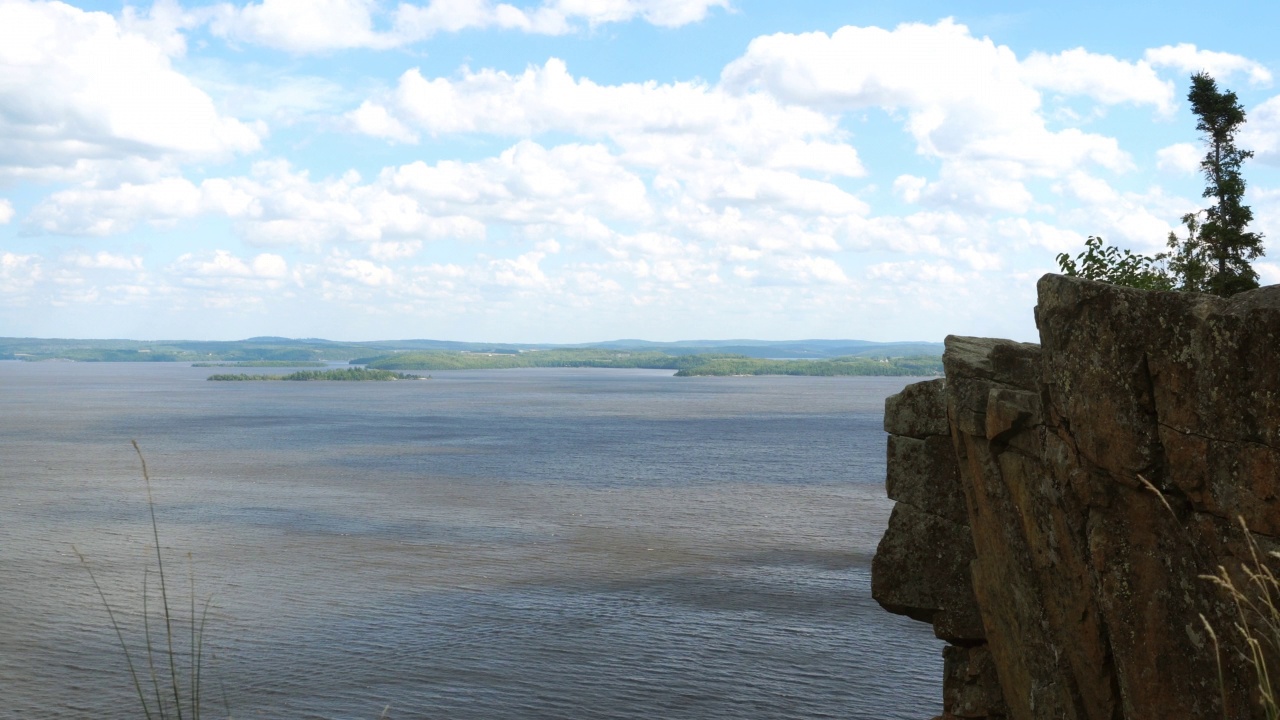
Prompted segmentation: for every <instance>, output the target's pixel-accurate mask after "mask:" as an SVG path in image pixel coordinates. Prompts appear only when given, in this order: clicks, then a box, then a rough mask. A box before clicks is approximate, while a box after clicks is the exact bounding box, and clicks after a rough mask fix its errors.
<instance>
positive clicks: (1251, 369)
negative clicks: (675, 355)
mask: <svg viewBox="0 0 1280 720" xmlns="http://www.w3.org/2000/svg"><path fill="white" fill-rule="evenodd" d="M1038 291H1039V304H1038V305H1037V307H1036V322H1037V326H1038V328H1039V330H1040V339H1041V342H1040V344H1039V345H1034V344H1027V343H1017V342H1012V341H1007V340H994V339H986V338H968V337H949V338H947V342H946V353H945V354H944V356H943V366H944V368H945V372H946V377H945V379H939V380H931V381H928V382H923V383H917V384H915V385H911V386H908V387H907V388H906V389H904V390H903V392H902V393H900V394H899V395H895V396H893V397H891V398H889V399H888V400H887V401H886V403H885V430H886V431H888V432H889V434H890V437H889V449H888V470H887V478H886V486H887V490H888V494H889V497H890V498H892V499H893V500H895V501H896V502H897V505H896V507H895V509H894V512H893V514H892V516H891V518H890V521H889V527H888V529H887V531H886V533H885V536H884V538H883V540H882V541H881V544H880V547H879V549H878V551H877V553H876V557H875V560H874V562H873V567H872V594H873V595H874V596H875V598H876V599H877V600H878V601H879V602H880V603H881V605H883V606H884V607H885V608H886V609H888V610H890V611H891V612H897V613H901V614H904V615H908V616H910V617H912V618H915V619H917V620H920V621H923V622H928V623H931V624H932V625H933V628H934V632H935V634H936V635H937V636H938V637H939V638H941V639H943V640H946V641H947V642H948V643H949V644H950V646H949V647H948V648H947V649H946V650H945V651H944V655H943V657H944V678H943V707H944V714H943V715H942V717H943V718H944V719H946V720H950V719H952V718H1012V719H1017V720H1023V719H1027V720H1030V719H1032V718H1046V719H1048V718H1055V719H1057V718H1070V719H1073V720H1137V719H1139V718H1142V719H1148V718H1149V719H1151V720H1156V719H1160V720H1164V719H1166V718H1200V717H1204V718H1223V717H1226V718H1232V719H1234V718H1261V717H1263V715H1262V714H1261V711H1260V709H1259V706H1258V704H1257V701H1256V685H1255V684H1254V683H1253V682H1252V676H1251V671H1250V670H1249V669H1248V668H1247V667H1246V666H1245V665H1244V664H1243V661H1242V659H1241V657H1240V656H1239V654H1238V653H1236V652H1234V651H1233V649H1232V648H1230V647H1224V652H1223V653H1222V657H1223V661H1224V674H1225V676H1226V682H1225V684H1224V686H1220V685H1219V681H1218V670H1217V659H1216V657H1215V654H1214V651H1213V645H1212V643H1211V642H1208V641H1207V640H1206V632H1205V630H1204V625H1203V622H1202V621H1201V619H1200V618H1201V616H1204V618H1206V619H1207V620H1208V621H1209V623H1210V624H1211V625H1213V626H1214V627H1215V628H1222V629H1223V630H1224V631H1223V632H1219V637H1220V639H1222V640H1223V641H1224V644H1225V645H1230V643H1231V642H1232V636H1231V634H1230V633H1229V632H1226V630H1227V629H1229V628H1231V627H1232V626H1233V618H1232V612H1233V607H1232V606H1231V605H1230V604H1229V603H1228V602H1227V601H1226V598H1225V597H1224V596H1223V594H1222V593H1221V592H1220V591H1219V590H1217V589H1216V588H1215V587H1214V586H1213V585H1212V584H1211V583H1209V582H1207V581H1205V580H1204V579H1203V577H1202V576H1204V575H1209V574H1214V573H1216V572H1217V569H1218V566H1219V565H1221V566H1223V567H1227V568H1237V569H1238V568H1239V567H1240V566H1241V565H1242V563H1247V562H1250V561H1251V558H1252V556H1251V554H1250V551H1249V538H1246V536H1245V534H1244V532H1243V531H1242V530H1241V529H1240V527H1239V525H1238V524H1237V521H1236V518H1243V520H1244V521H1245V523H1247V525H1248V527H1249V529H1250V530H1251V531H1252V539H1253V540H1254V541H1256V542H1260V544H1262V545H1263V546H1264V547H1272V546H1274V541H1273V538H1274V537H1275V536H1276V535H1278V534H1280V451H1277V448H1278V447H1280V287H1271V288H1263V289H1260V290H1255V291H1252V292H1249V293H1245V294H1242V295H1240V296H1237V297H1235V298H1232V299H1230V300H1222V299H1219V298H1214V297H1209V296H1202V295H1191V294H1180V293H1152V292H1143V291H1138V290H1130V289H1127V288H1119V287H1115V286H1111V285H1106V284H1103V283H1096V282H1090V281H1086V280H1079V279H1074V278H1064V277H1061V276H1056V275H1048V276H1045V277H1044V278H1042V279H1041V281H1040V283H1039V286H1038ZM1148 483H1149V484H1150V486H1148ZM1153 489H1154V490H1156V492H1153V491H1152V490H1153Z"/></svg>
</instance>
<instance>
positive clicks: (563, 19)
mask: <svg viewBox="0 0 1280 720" xmlns="http://www.w3.org/2000/svg"><path fill="white" fill-rule="evenodd" d="M712 8H723V9H728V8H729V1H728V0H607V1H606V2H601V1H600V0H546V1H545V2H543V3H541V4H540V5H534V6H525V7H517V6H516V5H513V4H509V3H494V2H492V1H491V0H431V1H430V2H427V3H426V4H415V3H410V2H401V3H399V4H398V5H397V6H396V8H395V10H394V11H391V12H389V13H388V12H386V11H384V9H383V7H382V3H380V2H378V1H377V0H260V1H259V2H250V3H247V4H245V5H242V6H238V5H234V4H231V3H225V2H224V3H220V4H218V5H216V6H214V7H212V8H210V9H208V10H205V11H203V12H201V13H196V15H197V16H198V17H200V18H201V19H202V20H204V21H207V22H209V25H210V29H211V30H212V32H213V33H214V34H215V35H218V36H220V37H224V38H226V39H228V40H230V41H233V42H245V43H252V44H256V45H264V46H267V47H273V48H278V49H281V50H286V51H289V52H294V53H313V52H326V51H333V50H346V49H351V48H372V49H388V48H394V47H400V46H404V45H410V44H413V43H416V42H420V41H422V40H426V39H428V38H431V37H432V36H434V35H436V34H437V33H456V32H461V31H463V30H480V29H498V30H513V31H519V32H525V33H533V34H540V35H563V34H566V33H571V32H575V31H577V30H579V29H581V28H582V27H583V25H585V26H586V27H592V28H593V27H596V26H599V25H604V24H609V23H622V22H630V21H633V20H637V19H638V20H643V21H644V22H648V23H651V24H653V25H657V26H659V27H680V26H682V25H687V24H689V23H695V22H699V21H701V20H702V19H703V18H705V17H706V16H707V14H708V13H709V12H710V11H711V9H712ZM380 26H383V27H384V29H380Z"/></svg>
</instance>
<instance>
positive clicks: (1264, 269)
mask: <svg viewBox="0 0 1280 720" xmlns="http://www.w3.org/2000/svg"><path fill="white" fill-rule="evenodd" d="M1253 269H1254V270H1256V271H1257V272H1258V280H1259V282H1260V284H1262V285H1277V284H1280V264H1277V263H1272V262H1257V263H1254V264H1253Z"/></svg>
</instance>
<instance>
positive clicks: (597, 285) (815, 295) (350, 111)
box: [0, 0, 1280, 343]
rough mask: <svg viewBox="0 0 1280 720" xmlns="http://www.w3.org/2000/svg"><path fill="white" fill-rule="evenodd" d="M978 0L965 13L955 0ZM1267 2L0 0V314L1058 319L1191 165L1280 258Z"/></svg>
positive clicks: (92, 326)
mask: <svg viewBox="0 0 1280 720" xmlns="http://www.w3.org/2000/svg"><path fill="white" fill-rule="evenodd" d="M961 5H962V6H963V8H960V7H958V6H961ZM1276 27H1280V3H1218V4H1214V5H1207V4H1205V3H1189V2H1181V1H1179V0H1161V2H1124V1H1123V0H1120V1H1117V0H1109V1H1107V2H1096V1H1094V0H1078V1H1076V2H1070V3H1067V2H1062V3H1028V2H1025V0H1024V1H1023V2H1019V3H1014V2H997V1H994V0H989V1H986V2H983V1H976V2H969V3H963V4H960V3H944V2H934V1H928V2H926V1H923V0H902V1H900V2H894V3H870V2H860V1H853V0H841V1H839V2H836V1H828V2H817V1H813V0H789V2H785V3H782V2H776V0H511V2H510V3H509V4H508V3H499V2H493V1H491V0H404V1H403V2H394V1H392V0H255V1H253V2H247V3H245V2H199V1H191V2H181V1H180V0H159V1H157V2H155V3H154V4H138V5H129V4H121V3H119V2H78V3H70V4H64V3H58V2H44V1H39V0H0V336H10V337H12V336H29V337H78V338H132V339H143V340H151V339H218V340H231V339H242V338H247V337H252V336H260V335H279V336H286V337H321V338H328V339H334V340H376V339H406V338H433V339H445V340H469V341H489V342H533V343H537V342H548V343H550V342H556V343H574V342H590V341H601V340H610V339H617V338H642V339H648V340H660V341H668V340H686V339H728V338H754V339H771V340H782V339H801V338H855V339H863V340H879V341H894V340H927V341H938V340H941V339H942V338H943V337H944V336H945V335H947V334H952V333H954V334H962V335H985V336H996V337H1008V338H1013V339H1016V340H1025V341H1035V340H1036V339H1037V334H1036V329H1035V323H1034V319H1033V315H1032V308H1033V306H1034V305H1035V283H1036V280H1037V279H1038V278H1039V277H1040V276H1041V275H1042V274H1044V273H1046V272H1051V271H1054V270H1055V269H1056V267H1057V264H1056V262H1055V259H1054V258H1055V256H1056V255H1057V254H1058V253H1061V252H1068V253H1072V254H1075V253H1077V252H1079V251H1080V250H1081V249H1082V248H1083V246H1084V241H1085V239H1086V238H1087V237H1088V236H1090V235H1098V236H1101V237H1103V238H1104V239H1105V240H1106V241H1107V242H1108V243H1110V244H1115V245H1118V246H1121V247H1126V248H1131V249H1133V250H1135V251H1138V252H1146V253H1153V252H1157V251H1159V250H1161V249H1163V246H1164V242H1165V239H1166V238H1167V236H1168V234H1169V232H1170V231H1171V230H1174V229H1176V228H1177V226H1178V223H1179V219H1180V218H1181V217H1182V216H1183V215H1184V214H1185V213H1188V212H1193V211H1196V210H1198V209H1200V208H1203V207H1205V206H1207V205H1208V204H1209V201H1208V200H1205V199H1204V198H1202V197H1201V192H1202V190H1203V188H1204V180H1203V178H1202V176H1201V175H1200V173H1199V169H1198V163H1199V160H1200V157H1201V156H1202V155H1203V153H1204V147H1203V143H1202V140H1201V138H1200V137H1199V136H1198V134H1197V132H1196V130H1195V117H1194V116H1193V115H1192V113H1191V111H1190V109H1189V107H1188V104H1187V101H1186V94H1187V90H1188V86H1189V79H1190V76H1191V74H1193V73H1196V72H1200V71H1206V72H1209V73H1211V74H1212V75H1213V76H1214V77H1215V78H1216V79H1217V81H1218V84H1219V86H1220V87H1222V88H1225V89H1230V90H1232V91H1235V92H1236V93H1237V94H1238V96H1239V98H1240V102H1241V104H1242V105H1243V106H1244V107H1245V109H1246V112H1247V116H1248V123H1247V124H1246V125H1245V127H1244V129H1243V130H1242V131H1241V133H1240V136H1239V138H1238V140H1239V143H1240V145H1241V146H1242V147H1245V148H1248V149H1251V150H1253V151H1254V152H1255V157H1254V158H1253V159H1252V160H1250V161H1249V162H1248V163H1247V164H1246V165H1245V167H1244V177H1245V179H1246V180H1247V181H1248V182H1249V186H1248V195H1247V202H1248V203H1249V204H1250V205H1252V207H1253V209H1254V212H1255V222H1254V224H1253V226H1251V227H1252V229H1255V230H1258V231H1261V232H1263V233H1264V234H1265V235H1266V237H1267V240H1266V241H1264V247H1265V248H1266V249H1267V255H1266V256H1265V257H1264V258H1262V259H1261V260H1260V261H1259V262H1257V263H1255V269H1256V270H1257V271H1258V274H1259V276H1260V278H1261V280H1262V282H1263V283H1264V284H1273V283H1280V245H1277V244H1276V243H1277V242H1280V241H1277V240H1275V238H1280V86H1277V84H1276V77H1277V75H1278V74H1280V45H1277V44H1276V43H1275V42H1274V39H1273V35H1274V32H1273V30H1274V28H1276Z"/></svg>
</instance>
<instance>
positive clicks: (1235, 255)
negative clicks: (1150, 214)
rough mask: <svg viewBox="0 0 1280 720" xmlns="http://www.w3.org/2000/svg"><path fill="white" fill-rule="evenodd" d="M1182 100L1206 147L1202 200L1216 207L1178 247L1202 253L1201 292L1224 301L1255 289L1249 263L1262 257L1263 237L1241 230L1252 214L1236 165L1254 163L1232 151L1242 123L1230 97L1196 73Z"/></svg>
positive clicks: (1248, 155) (1246, 155)
mask: <svg viewBox="0 0 1280 720" xmlns="http://www.w3.org/2000/svg"><path fill="white" fill-rule="evenodd" d="M1187 100H1188V101H1190V103H1191V110H1192V112H1194V113H1195V114H1196V117H1197V118H1198V121H1197V122H1196V130H1199V131H1200V132H1201V133H1202V135H1203V137H1204V140H1205V142H1206V143H1207V144H1208V151H1207V152H1206V153H1205V156H1204V159H1203V160H1201V161H1200V169H1201V171H1203V172H1204V177H1205V181H1206V182H1207V183H1208V184H1207V185H1206V186H1205V189H1204V193H1203V194H1202V196H1203V197H1206V198H1213V199H1214V200H1215V202H1214V204H1213V205H1211V206H1210V207H1208V208H1206V209H1205V210H1204V216H1205V218H1204V222H1203V223H1202V224H1201V225H1200V227H1199V235H1198V236H1197V235H1196V234H1195V233H1194V232H1193V233H1191V234H1190V235H1189V236H1188V238H1187V239H1186V240H1185V241H1182V243H1185V244H1186V245H1188V246H1189V248H1188V249H1189V250H1194V251H1199V250H1200V249H1201V247H1202V248H1203V250H1204V251H1205V252H1204V254H1205V255H1207V258H1208V259H1209V260H1211V261H1212V265H1211V266H1210V267H1211V270H1212V272H1210V273H1209V274H1208V277H1207V279H1206V280H1205V289H1206V290H1208V291H1209V292H1211V293H1213V294H1215V295H1219V296H1222V297H1227V296H1229V295H1234V294H1235V293H1238V292H1243V291H1245V290H1251V289H1253V288H1256V287H1258V274H1257V273H1256V272H1254V270H1253V267H1252V266H1251V265H1250V264H1249V261H1250V260H1254V259H1256V258H1258V257H1259V256H1261V255H1262V235H1261V234H1260V233H1256V232H1250V231H1247V230H1245V227H1246V226H1247V225H1248V224H1249V222H1250V221H1252V220H1253V210H1251V209H1250V208H1249V206H1247V205H1245V204H1244V202H1243V201H1244V192H1245V181H1244V178H1243V177H1241V176H1240V167H1241V165H1243V164H1244V161H1245V160H1248V159H1249V158H1251V157H1253V151H1251V150H1241V149H1240V148H1238V147H1236V141H1235V137H1236V133H1237V132H1238V131H1239V130H1240V126H1241V125H1243V124H1244V122H1245V113H1244V108H1243V107H1241V105H1240V101H1239V100H1238V99H1237V98H1236V94H1235V93H1234V92H1231V91H1224V90H1219V89H1218V84H1217V82H1216V81H1214V79H1213V78H1212V77H1211V76H1210V75H1209V74H1208V73H1204V72H1201V73H1197V74H1195V75H1193V76H1191V90H1190V92H1188V93H1187ZM1184 252H1186V251H1184Z"/></svg>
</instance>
